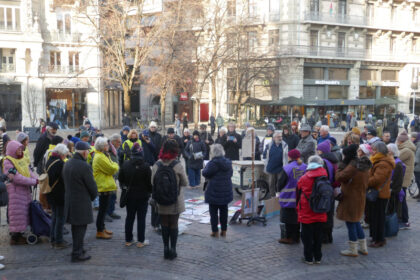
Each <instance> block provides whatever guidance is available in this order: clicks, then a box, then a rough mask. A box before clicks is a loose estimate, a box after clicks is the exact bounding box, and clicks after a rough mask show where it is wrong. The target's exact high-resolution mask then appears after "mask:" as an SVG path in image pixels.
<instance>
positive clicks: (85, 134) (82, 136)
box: [80, 130, 90, 139]
mask: <svg viewBox="0 0 420 280" xmlns="http://www.w3.org/2000/svg"><path fill="white" fill-rule="evenodd" d="M84 137H90V135H89V132H87V131H86V130H84V131H82V132H81V133H80V139H81V138H84Z"/></svg>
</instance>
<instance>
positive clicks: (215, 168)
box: [203, 144, 233, 237]
mask: <svg viewBox="0 0 420 280" xmlns="http://www.w3.org/2000/svg"><path fill="white" fill-rule="evenodd" d="M210 158H211V160H210V161H209V162H208V163H207V165H206V167H205V168H204V170H203V176H204V177H205V178H206V180H208V186H207V189H206V192H205V195H204V196H205V201H206V203H208V204H209V211H210V223H211V231H212V233H211V235H210V236H212V237H219V229H218V227H217V225H218V223H219V219H220V226H221V229H222V232H221V233H220V236H222V237H226V231H227V220H228V204H229V202H231V201H232V200H233V192H232V180H231V177H232V174H233V170H232V162H231V161H230V160H229V159H227V158H225V151H224V149H223V146H222V145H220V144H214V145H212V146H211V148H210Z"/></svg>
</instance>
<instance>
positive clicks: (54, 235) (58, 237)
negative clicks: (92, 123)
mask: <svg viewBox="0 0 420 280" xmlns="http://www.w3.org/2000/svg"><path fill="white" fill-rule="evenodd" d="M68 153H69V150H68V149H67V147H66V145H64V144H58V145H57V146H56V147H55V148H54V149H53V150H52V153H51V156H50V158H49V159H48V161H47V164H46V170H47V173H48V183H49V185H50V187H51V188H52V190H51V192H50V193H48V194H47V200H48V204H49V205H51V210H52V215H51V233H50V243H51V246H52V247H53V248H55V249H64V248H67V247H69V246H70V244H69V243H68V242H67V241H65V240H64V239H63V229H64V224H65V215H64V198H65V187H64V178H63V175H62V173H63V167H64V161H65V160H67V154H68Z"/></svg>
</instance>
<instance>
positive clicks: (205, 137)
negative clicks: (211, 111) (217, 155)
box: [200, 124, 214, 160]
mask: <svg viewBox="0 0 420 280" xmlns="http://www.w3.org/2000/svg"><path fill="white" fill-rule="evenodd" d="M200 139H201V141H202V142H203V143H204V144H205V145H206V154H205V155H204V160H209V158H210V146H211V145H213V144H214V140H213V137H212V136H211V133H208V132H207V126H206V125H205V124H201V125H200Z"/></svg>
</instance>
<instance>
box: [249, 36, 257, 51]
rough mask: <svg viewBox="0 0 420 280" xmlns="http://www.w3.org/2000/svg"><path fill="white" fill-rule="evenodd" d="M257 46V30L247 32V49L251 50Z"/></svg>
mask: <svg viewBox="0 0 420 280" xmlns="http://www.w3.org/2000/svg"><path fill="white" fill-rule="evenodd" d="M256 47H257V32H254V31H251V32H248V50H249V51H252V50H254V49H255V48H256Z"/></svg>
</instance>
